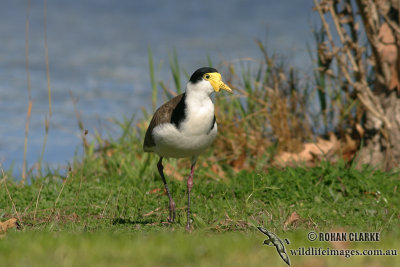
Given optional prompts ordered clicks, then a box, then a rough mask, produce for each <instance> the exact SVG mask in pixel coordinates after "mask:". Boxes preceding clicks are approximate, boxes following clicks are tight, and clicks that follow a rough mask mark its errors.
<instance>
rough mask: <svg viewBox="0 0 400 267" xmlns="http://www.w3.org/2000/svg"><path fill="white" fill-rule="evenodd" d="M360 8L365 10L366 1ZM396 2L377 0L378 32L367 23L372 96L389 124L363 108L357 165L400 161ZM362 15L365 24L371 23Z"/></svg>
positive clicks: (399, 55) (399, 29)
mask: <svg viewBox="0 0 400 267" xmlns="http://www.w3.org/2000/svg"><path fill="white" fill-rule="evenodd" d="M362 2H363V1H359V8H361V10H366V9H367V8H366V6H365V2H364V3H362ZM398 4H399V3H398V2H397V1H386V2H379V1H377V2H376V5H377V9H378V10H379V14H380V17H381V20H382V21H383V23H382V24H381V25H380V26H379V30H378V31H375V32H374V31H372V30H371V28H372V27H373V25H371V24H370V25H368V26H367V27H366V28H367V31H368V30H369V32H368V33H367V35H368V39H369V42H370V45H371V49H372V50H373V51H374V52H375V53H374V54H373V57H374V63H375V64H374V71H375V77H376V81H375V90H374V95H375V97H376V99H377V101H378V102H379V104H380V106H381V107H382V111H383V114H384V116H385V117H386V118H387V120H388V121H389V122H390V127H388V126H387V125H384V123H383V122H382V120H381V119H379V118H377V117H376V116H374V114H372V113H371V112H370V111H368V110H367V111H366V114H365V115H366V116H365V117H366V121H365V124H364V130H365V136H364V145H363V146H362V147H361V148H360V151H359V153H358V164H359V165H362V164H371V165H375V166H380V167H382V168H383V169H385V170H389V169H392V168H395V167H398V166H399V163H400V97H399V92H400V82H399V77H400V73H399V72H400V53H399V47H400V27H399V26H400V23H399V7H398ZM365 18H366V16H363V19H364V25H365V24H366V23H371V22H370V20H366V19H365Z"/></svg>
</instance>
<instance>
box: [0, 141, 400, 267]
mask: <svg viewBox="0 0 400 267" xmlns="http://www.w3.org/2000/svg"><path fill="white" fill-rule="evenodd" d="M116 144H117V143H115V144H109V145H108V146H109V147H113V149H111V148H110V149H108V150H106V151H108V152H106V151H103V152H96V153H95V152H93V154H90V153H91V152H89V155H92V156H87V157H85V158H84V160H83V161H82V162H78V161H77V162H75V163H74V164H73V165H72V166H71V168H70V170H69V171H68V175H67V176H66V177H61V176H58V175H55V174H54V173H53V174H52V175H50V174H49V175H48V176H47V177H43V178H38V179H34V180H33V181H32V183H31V185H26V186H22V187H21V186H20V185H18V184H16V183H14V182H12V181H8V180H3V182H2V184H1V187H0V220H1V221H4V220H5V219H7V218H11V217H16V218H19V221H20V222H22V225H23V230H22V231H17V230H10V231H9V233H8V234H7V236H6V237H5V238H4V239H3V240H1V241H0V261H1V262H2V263H3V262H4V263H7V264H6V265H7V266H12V265H36V266H38V265H41V266H52V265H54V264H55V263H57V264H60V265H61V266H88V265H94V264H96V265H100V266H107V265H110V264H116V265H122V266H129V265H131V264H132V263H133V262H135V263H137V264H138V265H139V264H141V265H145V266H146V265H147V266H159V265H160V264H161V265H163V264H164V265H178V264H182V265H191V263H192V260H193V259H194V260H195V261H196V263H197V264H198V265H200V266H202V265H210V264H212V265H234V266H241V265H242V266H243V265H247V264H248V263H251V265H254V266H264V265H265V262H270V264H272V265H278V266H279V265H282V266H283V265H284V263H283V262H281V259H280V258H279V257H278V255H277V254H276V251H275V249H274V248H272V247H267V246H262V245H261V244H262V241H263V240H264V239H265V236H264V235H262V234H261V233H260V232H258V230H257V229H256V228H255V227H256V226H264V227H265V228H267V229H268V230H271V231H273V232H275V233H276V234H277V235H279V236H280V237H282V238H289V239H290V241H291V245H289V246H287V248H288V249H289V248H298V247H301V246H305V247H310V246H316V247H324V248H326V247H331V248H332V244H331V243H327V242H309V241H307V232H308V231H310V230H313V231H316V232H326V231H331V230H333V231H336V230H338V229H340V231H348V232H350V231H358V232H381V234H382V238H381V240H382V242H379V243H351V244H350V246H349V247H348V248H349V249H354V248H382V249H383V248H385V249H386V248H391V249H394V248H396V247H398V246H399V242H398V240H399V237H400V231H399V227H398V226H399V210H398V203H399V202H400V197H399V194H398V191H397V190H398V189H397V185H398V182H399V178H398V175H397V174H388V173H384V172H380V171H374V170H371V169H369V170H368V169H366V170H363V171H358V170H355V169H353V168H345V166H344V164H343V165H341V164H337V165H331V164H328V163H327V164H321V166H320V167H314V168H305V167H304V168H303V167H298V168H284V169H269V170H268V171H267V172H264V171H262V172H258V171H254V172H247V171H242V172H239V173H235V172H233V171H232V170H231V171H229V170H227V171H226V172H227V173H228V174H229V177H228V178H229V179H227V180H218V179H215V178H216V177H217V175H215V177H212V172H210V170H208V168H205V167H203V168H202V167H199V172H198V174H197V175H196V177H195V185H194V190H193V191H192V192H193V198H192V201H193V206H192V212H193V216H192V218H193V225H194V232H193V233H192V234H186V233H185V231H184V226H185V224H186V216H185V215H186V214H185V209H186V183H185V180H183V181H179V180H177V179H175V178H171V177H180V176H179V175H177V174H175V175H170V176H169V177H168V180H169V181H170V188H171V190H172V192H173V197H174V199H175V202H176V204H177V222H176V223H175V224H173V225H170V224H167V223H165V222H166V218H167V216H168V209H167V197H166V196H165V194H164V193H163V190H162V182H161V179H160V178H159V176H158V173H157V171H156V167H155V164H156V160H157V159H156V157H147V156H143V157H141V158H139V157H137V155H136V152H134V151H133V150H130V149H126V150H124V149H120V148H122V147H124V146H121V147H120V148H117V145H116ZM110 151H113V152H110ZM101 153H103V156H100V155H101ZM105 157H106V158H105ZM202 160H203V161H205V160H206V159H205V158H203V159H202ZM170 162H172V163H171V166H176V164H178V163H177V162H176V161H173V160H171V161H170ZM187 164H189V163H187ZM200 165H202V164H200ZM186 167H188V166H186ZM186 171H187V168H186V169H185V170H182V171H179V173H180V174H181V175H184V174H185V172H186ZM207 177H208V178H207ZM14 205H15V208H14ZM293 212H296V213H297V214H298V215H300V219H299V220H296V221H293V222H290V221H288V220H287V218H288V217H289V215H290V214H292V213H293ZM397 259H398V258H397ZM291 260H292V262H293V263H295V264H299V265H300V266H301V265H302V264H304V266H309V265H310V264H317V265H315V266H326V265H325V264H328V266H336V265H337V264H340V265H343V264H344V265H348V266H350V265H356V266H362V265H364V264H365V263H371V264H372V263H375V264H377V266H386V265H388V264H389V265H392V266H394V265H393V264H394V263H395V260H396V257H383V256H380V257H378V256H375V257H373V256H354V257H352V258H350V259H344V258H343V257H339V256H332V257H316V258H315V257H306V256H303V257H301V256H291ZM318 264H319V265H318Z"/></svg>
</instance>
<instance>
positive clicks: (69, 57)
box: [0, 0, 315, 173]
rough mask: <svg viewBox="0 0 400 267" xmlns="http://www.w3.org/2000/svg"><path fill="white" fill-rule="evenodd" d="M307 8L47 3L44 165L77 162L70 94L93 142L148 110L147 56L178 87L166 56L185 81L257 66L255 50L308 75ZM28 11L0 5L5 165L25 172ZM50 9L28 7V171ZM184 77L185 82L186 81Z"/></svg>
mask: <svg viewBox="0 0 400 267" xmlns="http://www.w3.org/2000/svg"><path fill="white" fill-rule="evenodd" d="M312 5H313V4H312V1H311V0H296V1H293V0H292V1H289V0H285V1H272V0H268V1H266V0H259V1H244V0H231V1H228V0H226V1H211V0H203V1H180V0H170V1H155V0H152V1H132V0H129V1H128V0H119V1H111V0H109V1H106V0H80V1H65V0H49V1H48V6H47V37H48V48H49V50H48V51H49V64H50V75H51V90H52V108H53V115H52V117H51V118H50V122H51V123H50V130H49V137H48V142H47V146H46V150H45V155H44V161H45V162H47V163H48V164H49V165H51V166H63V165H65V164H66V163H67V162H68V161H71V159H72V158H73V156H74V154H75V153H77V154H78V155H79V154H80V153H81V150H80V149H79V148H80V146H81V139H80V131H79V129H78V126H77V124H78V123H77V120H76V117H75V112H74V107H73V103H72V100H71V97H70V93H69V92H71V93H72V94H73V95H74V96H75V97H77V98H78V99H79V100H78V103H77V107H78V109H79V110H80V112H81V115H82V119H83V122H84V124H85V128H86V129H88V130H89V138H90V136H92V134H93V133H94V131H95V130H97V131H99V132H101V133H103V134H104V133H105V132H106V131H107V128H108V127H109V125H110V123H109V122H108V121H109V119H110V118H122V117H123V116H127V117H130V116H131V115H132V114H134V113H137V114H138V116H139V115H140V108H141V107H144V108H146V109H150V108H151V101H150V92H151V89H150V77H149V72H148V58H147V49H148V47H149V46H150V47H151V49H152V51H153V58H154V61H155V65H156V66H157V68H158V66H159V65H161V67H160V68H159V71H158V72H157V77H158V79H163V80H165V83H166V84H168V85H173V80H172V77H171V75H170V70H169V63H168V53H171V52H172V51H173V50H174V49H176V51H177V52H178V56H179V62H180V64H181V67H182V68H183V69H184V70H186V71H187V72H188V73H189V74H190V73H191V72H193V71H194V70H196V69H197V68H198V67H201V66H204V65H207V56H210V57H211V59H212V61H213V62H214V64H216V65H217V64H218V63H220V62H222V61H227V60H234V59H239V58H244V57H252V58H261V54H260V52H259V50H258V47H257V45H256V43H255V40H256V39H260V40H262V41H264V42H265V43H266V44H267V47H268V50H269V51H270V52H271V53H272V52H277V53H283V54H284V55H285V57H287V58H288V59H289V62H290V63H293V64H294V65H296V66H298V67H300V68H301V70H302V71H304V73H307V72H310V70H311V63H310V58H309V56H308V54H307V50H306V44H307V43H308V44H311V45H312V44H313V41H312V35H311V27H312V25H313V22H314V21H315V19H314V18H315V14H313V12H312ZM26 6H27V1H21V0H13V1H1V2H0V37H1V42H0V121H1V127H0V137H1V138H0V163H1V164H2V165H3V168H5V169H8V168H9V167H10V166H11V164H14V165H15V172H16V173H18V172H20V169H21V166H22V161H23V143H24V131H25V120H26V112H27V106H28V105H27V103H28V91H27V78H26V70H25V22H26ZM43 10H44V2H43V1H35V0H33V1H31V8H30V24H29V62H30V78H31V85H32V97H33V109H32V117H31V121H30V131H29V139H28V155H27V161H28V166H29V167H31V166H32V165H33V164H34V163H36V162H37V161H38V159H39V155H40V153H41V149H42V145H43V139H44V128H45V127H44V120H45V116H46V114H47V113H48V96H47V80H46V68H45V54H44V26H43V23H44V11H43ZM183 77H184V76H183Z"/></svg>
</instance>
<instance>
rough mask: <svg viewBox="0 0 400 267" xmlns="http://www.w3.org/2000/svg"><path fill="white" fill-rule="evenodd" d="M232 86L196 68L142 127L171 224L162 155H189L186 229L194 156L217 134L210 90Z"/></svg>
mask: <svg viewBox="0 0 400 267" xmlns="http://www.w3.org/2000/svg"><path fill="white" fill-rule="evenodd" d="M221 89H222V90H225V91H228V92H231V93H232V89H231V88H230V87H229V86H228V85H226V84H225V83H224V82H223V81H222V77H221V74H220V73H219V72H218V71H217V70H216V69H215V68H211V67H202V68H199V69H197V70H196V71H195V72H194V73H193V74H192V75H191V77H190V79H189V81H188V82H187V84H186V90H185V92H184V93H182V94H180V95H177V96H175V97H174V98H172V99H171V100H169V101H168V102H166V103H164V104H163V105H161V106H160V107H159V108H158V109H157V110H156V112H155V113H154V115H153V118H152V119H151V121H150V124H149V126H148V128H147V130H146V134H145V138H144V142H143V150H144V152H152V153H155V154H157V155H158V156H159V157H160V159H159V161H158V163H157V169H158V172H159V174H160V176H161V179H162V181H163V183H164V188H165V191H166V193H167V195H168V198H169V206H168V207H169V217H168V221H169V222H170V223H173V222H174V220H175V216H176V211H175V202H174V200H173V199H172V195H171V192H170V190H169V189H168V184H167V181H166V179H165V176H164V172H163V169H164V167H163V164H162V161H163V158H190V159H191V167H190V174H189V177H188V179H187V224H186V230H187V231H189V232H190V231H191V228H190V192H191V190H192V186H193V175H194V167H195V165H196V161H197V158H198V156H199V155H200V154H201V153H202V152H204V151H205V150H206V149H207V148H208V147H209V146H210V145H211V144H212V142H213V141H214V140H215V138H216V136H217V131H218V129H217V121H216V118H215V112H214V103H213V102H212V100H211V98H210V96H211V94H212V93H213V92H219V91H220V90H221Z"/></svg>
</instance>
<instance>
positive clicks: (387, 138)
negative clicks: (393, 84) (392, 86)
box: [356, 90, 400, 170]
mask: <svg viewBox="0 0 400 267" xmlns="http://www.w3.org/2000/svg"><path fill="white" fill-rule="evenodd" d="M377 98H378V99H379V102H380V103H381V105H382V107H383V110H384V114H385V115H386V117H387V118H388V120H389V121H390V122H391V129H387V128H386V127H384V124H383V122H382V121H381V120H380V119H379V118H377V117H376V116H374V115H373V114H372V113H371V112H368V111H366V122H365V124H364V125H363V126H364V130H365V134H364V142H363V143H362V144H361V147H360V150H359V152H358V153H357V157H356V161H357V165H358V166H359V167H361V166H362V165H363V164H369V165H373V166H377V167H381V168H383V169H385V170H389V169H392V168H395V167H397V166H399V163H400V98H399V96H398V93H397V91H395V90H390V91H389V90H386V92H385V91H384V92H381V93H380V94H379V95H377Z"/></svg>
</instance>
